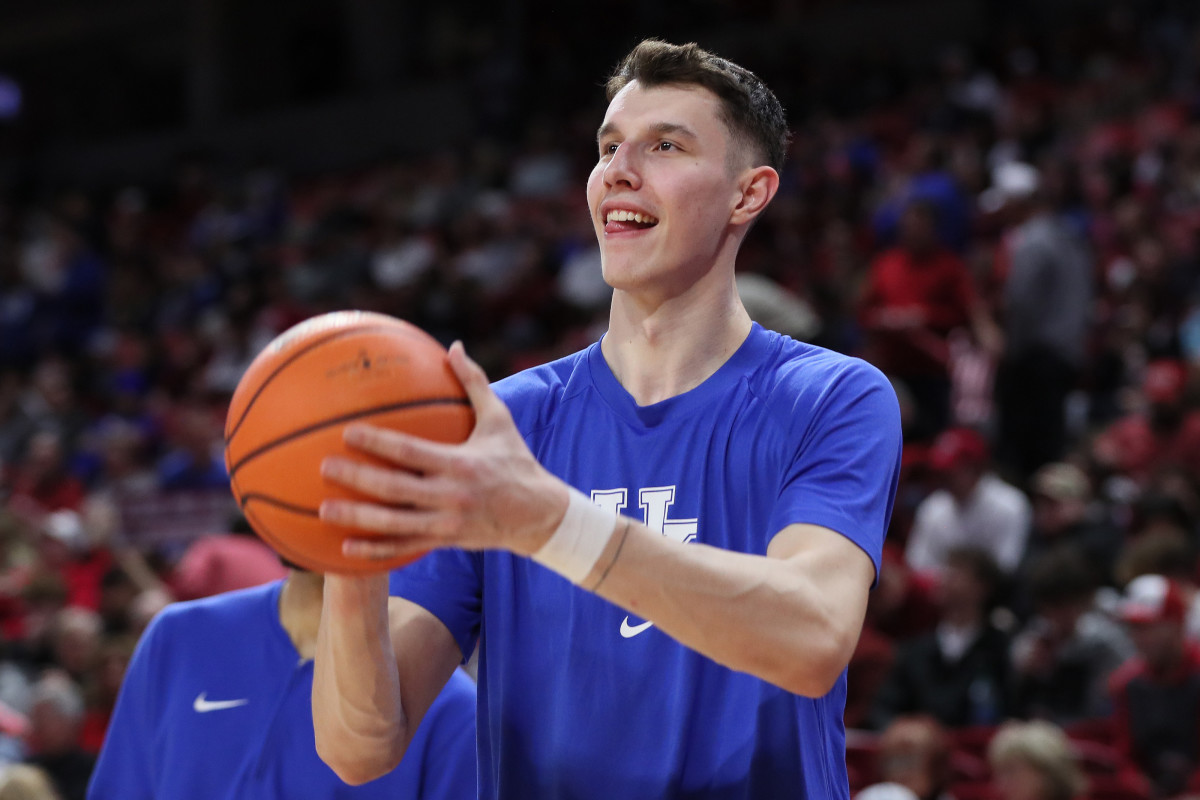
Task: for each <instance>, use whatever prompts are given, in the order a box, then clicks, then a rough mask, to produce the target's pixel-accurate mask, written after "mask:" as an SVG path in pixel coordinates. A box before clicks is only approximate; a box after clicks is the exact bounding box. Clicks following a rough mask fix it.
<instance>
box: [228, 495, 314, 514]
mask: <svg viewBox="0 0 1200 800" xmlns="http://www.w3.org/2000/svg"><path fill="white" fill-rule="evenodd" d="M241 500H242V508H243V509H245V507H246V505H247V504H248V503H249V502H250V501H251V500H258V501H259V502H261V503H266V504H267V505H269V506H275V507H276V508H279V509H282V510H284V511H290V512H292V513H293V514H299V515H301V516H304V517H316V516H318V512H317V509H315V508H305V507H304V506H298V505H295V504H294V503H289V502H287V501H286V500H280V499H279V498H278V497H273V496H271V495H269V494H263V493H262V492H251V493H250V494H248V495H246V496H244V497H242V498H241Z"/></svg>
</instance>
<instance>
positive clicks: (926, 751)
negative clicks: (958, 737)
mask: <svg viewBox="0 0 1200 800" xmlns="http://www.w3.org/2000/svg"><path fill="white" fill-rule="evenodd" d="M879 774H880V777H881V778H882V779H883V781H884V782H885V783H895V784H899V785H901V786H903V787H904V788H906V789H908V790H910V791H911V792H912V793H913V795H914V796H915V797H916V798H917V800H946V798H947V797H949V795H948V794H947V793H946V789H947V786H948V784H949V782H950V738H949V736H948V735H947V733H946V730H945V729H944V728H943V727H942V726H941V725H940V724H939V723H938V722H937V720H935V719H933V718H932V717H928V716H921V715H917V716H910V717H898V718H896V719H895V720H893V721H892V724H891V725H889V726H888V727H887V729H886V730H884V732H883V734H882V735H881V736H880V738H879Z"/></svg>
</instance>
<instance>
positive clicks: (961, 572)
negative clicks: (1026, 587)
mask: <svg viewBox="0 0 1200 800" xmlns="http://www.w3.org/2000/svg"><path fill="white" fill-rule="evenodd" d="M1000 578H1001V576H1000V572H999V570H998V569H997V567H996V563H995V561H994V560H993V559H992V557H991V556H990V555H989V554H988V553H987V551H985V550H982V549H979V548H957V549H954V550H951V551H950V553H949V554H948V555H947V557H946V564H945V567H944V568H943V570H942V574H941V580H940V583H939V587H938V601H939V609H940V612H941V618H940V620H939V622H938V625H937V628H936V629H935V630H934V631H933V632H931V633H928V634H925V635H923V636H918V637H917V638H915V639H912V640H910V641H907V642H903V643H901V645H900V647H899V649H898V652H897V654H896V663H895V665H894V666H893V667H892V672H891V675H890V676H889V678H888V681H887V683H885V684H884V686H883V688H882V689H881V690H880V693H879V697H878V698H877V701H876V707H875V714H874V722H875V725H876V726H877V727H879V728H883V727H885V726H886V725H888V724H889V723H890V722H891V721H892V720H893V719H895V718H896V717H897V716H899V715H902V714H916V713H922V712H924V713H928V714H930V715H932V716H933V717H934V718H935V719H936V720H937V721H938V722H940V723H942V724H943V725H948V726H951V727H957V726H963V725H994V724H996V723H998V722H1000V721H1001V720H1003V719H1004V718H1005V717H1007V716H1009V715H1010V714H1011V713H1012V712H1013V710H1014V709H1013V704H1012V699H1011V688H1010V686H1011V684H1010V675H1009V666H1008V663H1009V657H1008V647H1009V638H1008V635H1007V634H1006V633H1004V631H1002V630H1000V629H999V628H997V627H996V626H995V625H994V624H992V622H991V620H990V619H989V614H988V612H989V610H990V607H991V600H992V598H993V596H994V594H995V591H996V588H997V585H998V583H999V581H1000Z"/></svg>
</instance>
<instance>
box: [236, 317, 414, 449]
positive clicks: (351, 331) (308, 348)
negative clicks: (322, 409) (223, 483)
mask: <svg viewBox="0 0 1200 800" xmlns="http://www.w3.org/2000/svg"><path fill="white" fill-rule="evenodd" d="M393 332H395V333H402V334H404V335H405V336H409V337H411V338H414V339H417V340H420V341H425V337H424V336H418V335H415V334H414V333H413V332H412V331H410V330H407V329H406V328H405V327H404V326H403V325H396V324H386V323H377V324H373V325H368V326H356V327H352V328H344V329H342V330H335V331H330V332H329V333H328V334H326V335H325V336H323V337H322V338H320V339H317V340H315V341H312V342H309V343H308V344H306V345H304V346H303V347H301V348H300V349H298V350H296V352H294V353H292V354H291V355H289V356H288V357H287V358H285V359H284V360H283V361H282V362H280V363H279V364H277V365H276V366H275V368H274V369H273V370H271V373H270V374H269V375H267V376H266V377H265V378H263V380H262V382H261V383H260V384H259V385H258V388H256V389H255V390H254V394H253V395H251V396H250V399H249V400H247V401H246V407H245V408H244V409H242V414H241V416H240V417H238V420H237V422H236V423H235V424H234V426H233V429H232V430H231V431H229V435H228V436H226V437H225V447H226V448H228V447H229V446H230V445H231V444H233V437H235V436H237V432H238V431H239V430H240V429H241V427H242V423H243V422H245V421H246V418H247V417H248V416H250V410H251V409H252V408H254V403H255V402H256V401H257V400H258V398H259V396H260V395H261V394H262V393H263V391H264V390H266V388H267V386H268V385H270V383H271V381H273V380H275V378H276V377H277V376H278V375H279V374H280V373H281V372H283V371H284V370H285V369H287V368H288V367H289V366H290V365H291V364H292V363H293V362H294V361H296V360H297V359H299V358H302V357H304V356H305V355H308V354H309V353H311V352H312V351H313V350H316V349H318V348H320V347H322V346H324V345H326V344H328V343H330V342H333V341H337V340H339V339H344V338H346V337H347V336H356V335H358V334H374V333H393ZM433 341H434V342H435V343H436V340H433ZM251 366H253V364H251Z"/></svg>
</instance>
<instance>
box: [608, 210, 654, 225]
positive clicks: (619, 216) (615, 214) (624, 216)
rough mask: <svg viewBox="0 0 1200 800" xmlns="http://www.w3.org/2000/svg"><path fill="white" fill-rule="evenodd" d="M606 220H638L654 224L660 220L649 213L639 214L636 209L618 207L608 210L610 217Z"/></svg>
mask: <svg viewBox="0 0 1200 800" xmlns="http://www.w3.org/2000/svg"><path fill="white" fill-rule="evenodd" d="M605 222H636V223H638V224H643V225H653V224H655V223H656V222H658V219H657V218H655V217H652V216H650V215H649V214H639V213H637V212H635V211H625V210H622V209H617V210H615V211H610V212H608V217H607V219H606V220H605Z"/></svg>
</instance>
